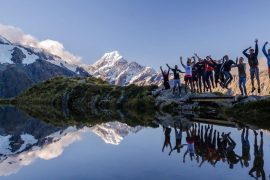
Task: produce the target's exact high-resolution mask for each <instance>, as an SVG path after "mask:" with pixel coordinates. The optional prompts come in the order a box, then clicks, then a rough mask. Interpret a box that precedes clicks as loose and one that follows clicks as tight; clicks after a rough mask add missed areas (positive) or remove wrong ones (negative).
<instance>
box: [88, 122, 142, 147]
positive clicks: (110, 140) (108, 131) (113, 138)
mask: <svg viewBox="0 0 270 180" xmlns="http://www.w3.org/2000/svg"><path fill="white" fill-rule="evenodd" d="M141 129H142V127H141V126H136V127H130V126H128V125H127V124H124V123H120V122H117V121H114V122H108V123H102V124H99V125H96V126H94V127H92V128H91V130H92V131H93V132H94V133H95V134H97V135H98V136H99V137H101V138H102V140H103V141H104V142H105V143H107V144H113V145H118V144H120V142H121V141H122V140H123V139H124V137H125V136H127V135H128V134H129V133H137V132H139V131H140V130H141Z"/></svg>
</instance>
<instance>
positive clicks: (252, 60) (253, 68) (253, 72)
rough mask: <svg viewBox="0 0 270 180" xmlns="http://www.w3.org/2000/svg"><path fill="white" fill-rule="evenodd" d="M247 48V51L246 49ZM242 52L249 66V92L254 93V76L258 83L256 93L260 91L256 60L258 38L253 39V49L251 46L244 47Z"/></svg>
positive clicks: (257, 62)
mask: <svg viewBox="0 0 270 180" xmlns="http://www.w3.org/2000/svg"><path fill="white" fill-rule="evenodd" d="M248 50H249V53H247V51H248ZM243 54H244V55H245V56H246V57H247V58H248V64H249V66H250V78H251V85H252V89H251V93H252V94H254V91H255V90H256V88H255V86H254V78H256V80H257V84H258V94H260V93H261V88H260V87H261V85H260V84H261V83H260V71H259V67H258V66H259V61H258V54H259V47H258V39H256V40H255V50H254V49H252V48H251V47H249V48H247V49H245V50H244V51H243Z"/></svg>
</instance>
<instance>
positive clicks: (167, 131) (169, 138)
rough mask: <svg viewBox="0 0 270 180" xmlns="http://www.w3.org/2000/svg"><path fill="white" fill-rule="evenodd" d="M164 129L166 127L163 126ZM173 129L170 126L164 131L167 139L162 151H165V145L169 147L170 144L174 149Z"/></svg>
mask: <svg viewBox="0 0 270 180" xmlns="http://www.w3.org/2000/svg"><path fill="white" fill-rule="evenodd" d="M163 129H164V127H163ZM171 131H172V130H171V128H168V127H166V128H165V132H164V135H165V140H164V144H163V148H162V152H163V151H164V148H165V147H168V146H170V149H171V150H172V145H171Z"/></svg>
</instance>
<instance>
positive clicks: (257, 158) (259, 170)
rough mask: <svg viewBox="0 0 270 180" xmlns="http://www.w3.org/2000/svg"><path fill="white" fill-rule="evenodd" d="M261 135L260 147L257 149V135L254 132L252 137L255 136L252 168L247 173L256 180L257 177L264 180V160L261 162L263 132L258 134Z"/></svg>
mask: <svg viewBox="0 0 270 180" xmlns="http://www.w3.org/2000/svg"><path fill="white" fill-rule="evenodd" d="M260 134H261V142H260V147H258V142H257V136H258V133H257V132H256V131H254V136H255V140H254V141H255V142H254V162H253V167H252V168H251V170H250V171H249V175H250V176H252V177H254V178H256V179H258V178H259V177H262V180H265V172H264V169H263V166H264V160H263V132H260ZM254 172H255V173H256V175H253V173H254Z"/></svg>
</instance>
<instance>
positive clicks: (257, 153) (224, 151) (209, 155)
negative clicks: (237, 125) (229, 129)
mask: <svg viewBox="0 0 270 180" xmlns="http://www.w3.org/2000/svg"><path fill="white" fill-rule="evenodd" d="M163 129H164V135H165V139H164V144H163V148H162V152H164V150H165V147H167V148H168V147H169V155H171V154H172V152H173V151H176V152H177V153H180V152H181V149H182V148H184V147H185V146H186V147H187V148H186V150H185V152H184V155H183V162H184V163H185V162H186V156H187V155H189V157H190V161H193V160H195V161H197V163H198V166H199V167H201V166H202V165H203V164H204V163H206V162H208V163H209V164H210V165H212V166H213V167H215V166H216V164H217V163H218V162H220V163H227V164H228V167H229V168H230V169H233V168H234V167H235V165H237V164H239V163H240V164H241V167H242V168H244V167H245V168H248V167H249V163H250V160H251V155H250V149H251V147H250V143H249V131H250V129H249V128H247V127H244V128H243V129H242V133H241V143H242V154H241V155H238V154H237V153H236V152H235V148H236V146H237V144H236V142H235V141H234V140H233V139H232V137H231V136H230V133H224V132H222V133H220V132H219V131H218V130H216V129H214V127H213V125H204V126H203V125H200V124H199V123H198V124H196V123H195V124H193V125H192V126H191V127H190V128H187V129H186V130H185V131H186V143H182V133H183V131H184V129H183V127H182V124H181V122H180V124H176V123H175V124H174V131H175V146H174V147H172V145H171V138H170V137H171V131H172V130H171V128H169V127H163ZM253 133H254V162H253V166H252V168H250V170H249V175H250V176H252V177H254V178H256V179H257V178H259V177H261V178H262V179H263V180H264V179H265V171H264V159H263V155H264V152H263V132H262V131H261V132H260V136H261V140H260V144H258V140H257V136H258V132H256V131H255V130H253Z"/></svg>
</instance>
